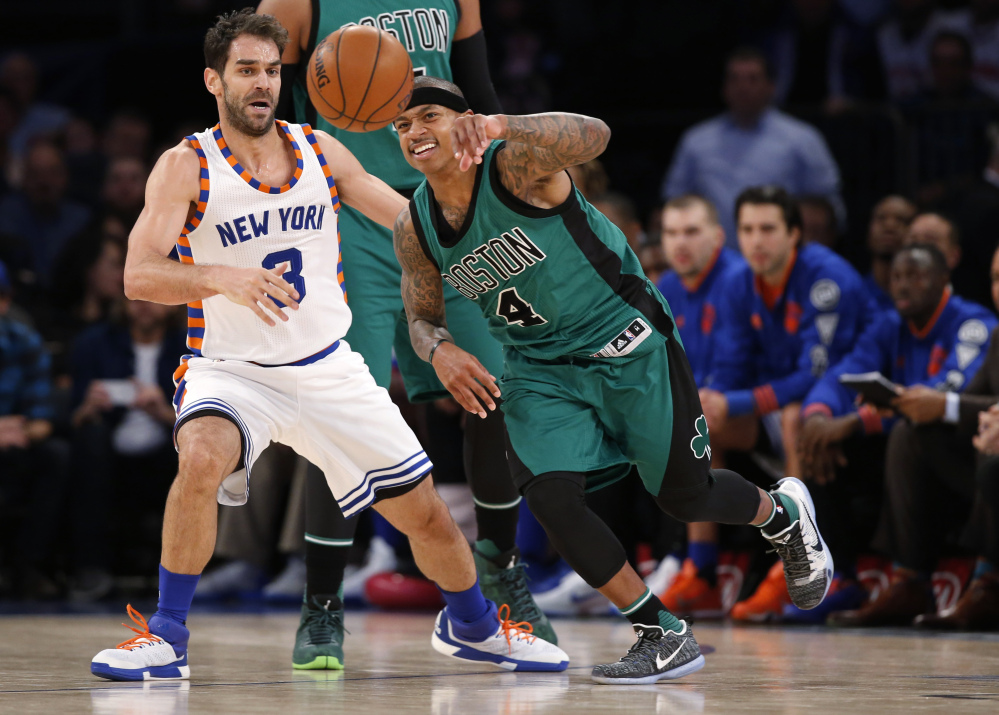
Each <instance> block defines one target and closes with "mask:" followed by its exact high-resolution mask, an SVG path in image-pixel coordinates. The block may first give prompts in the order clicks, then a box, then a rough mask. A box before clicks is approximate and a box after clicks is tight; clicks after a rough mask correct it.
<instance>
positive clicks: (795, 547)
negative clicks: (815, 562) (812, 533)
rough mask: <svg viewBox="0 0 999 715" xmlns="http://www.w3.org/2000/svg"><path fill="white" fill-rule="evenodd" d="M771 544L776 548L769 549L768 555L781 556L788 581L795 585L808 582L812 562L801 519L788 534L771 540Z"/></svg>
mask: <svg viewBox="0 0 999 715" xmlns="http://www.w3.org/2000/svg"><path fill="white" fill-rule="evenodd" d="M770 543H771V544H773V546H774V548H772V549H768V550H767V553H768V554H772V553H775V552H776V554H777V555H778V556H780V558H781V560H782V561H783V562H784V570H785V573H786V574H787V578H788V580H789V581H793V582H794V583H799V582H801V581H808V579H809V577H810V576H811V575H812V560H811V557H810V556H809V555H808V550H807V549H806V547H805V540H804V538H803V537H802V536H801V519H800V518H799V519H798V522H797V523H796V524H794V525H793V526H792V527H791V529H790V530H789V531H788V532H787V534H785V535H784V536H781V537H780V538H778V539H773V540H770Z"/></svg>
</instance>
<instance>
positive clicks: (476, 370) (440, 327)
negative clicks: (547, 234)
mask: <svg viewBox="0 0 999 715" xmlns="http://www.w3.org/2000/svg"><path fill="white" fill-rule="evenodd" d="M392 233H393V242H394V244H395V255H396V256H397V257H398V258H399V265H400V266H401V267H402V302H403V304H404V305H405V306H406V318H407V319H408V320H409V339H410V340H411V341H412V343H413V350H414V351H415V352H416V354H417V355H419V356H420V357H421V358H422V359H424V360H427V361H428V362H429V363H430V364H431V365H433V366H434V370H436V371H437V377H438V378H440V381H441V383H442V384H443V385H444V387H446V388H447V390H448V392H450V393H451V394H452V395H453V396H454V399H456V400H457V401H458V402H459V403H460V404H461V406H462V407H464V408H465V409H466V410H468V411H469V412H472V413H473V414H476V415H478V416H479V417H483V418H484V417H485V416H486V411H485V410H484V409H483V405H485V406H486V407H487V408H489V409H490V410H495V409H496V403H495V401H494V400H493V397H499V396H500V391H499V388H498V387H496V378H494V377H493V376H492V375H490V374H489V371H488V370H486V368H485V367H483V366H482V363H480V362H479V361H478V360H477V359H476V358H475V356H474V355H472V354H471V353H467V352H465V351H464V350H462V349H461V348H459V347H458V346H457V345H455V344H454V337H453V336H452V335H451V333H450V332H448V329H447V319H446V318H445V314H444V284H443V280H442V279H441V274H440V271H439V270H438V269H437V266H435V265H434V264H433V263H432V262H431V261H430V259H428V258H427V255H426V254H425V253H424V252H423V246H421V245H420V239H419V238H418V237H417V235H416V228H415V227H414V226H413V219H412V217H411V216H410V215H409V208H408V207H407V208H406V209H404V210H403V211H402V212H401V213H400V214H399V217H398V218H397V219H396V222H395V227H394V229H393V232H392Z"/></svg>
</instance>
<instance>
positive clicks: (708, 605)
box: [660, 559, 725, 618]
mask: <svg viewBox="0 0 999 715" xmlns="http://www.w3.org/2000/svg"><path fill="white" fill-rule="evenodd" d="M660 598H661V600H662V602H663V605H664V606H666V608H667V609H668V610H669V611H670V612H671V613H673V614H674V615H675V616H677V617H678V618H680V617H683V616H692V617H694V618H722V617H723V616H724V615H725V609H724V608H723V607H722V596H721V589H720V588H719V587H718V586H717V585H716V586H714V587H713V588H712V587H711V585H710V584H709V583H708V582H707V580H705V579H703V578H701V577H700V576H699V575H698V574H697V566H695V565H694V562H693V561H692V560H690V559H685V560H684V562H683V569H682V570H681V571H680V573H679V574H677V577H676V579H675V580H674V581H673V583H672V584H671V585H670V587H669V588H668V589H666V593H664V594H663V595H662V596H661V597H660Z"/></svg>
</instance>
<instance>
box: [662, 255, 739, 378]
mask: <svg viewBox="0 0 999 715" xmlns="http://www.w3.org/2000/svg"><path fill="white" fill-rule="evenodd" d="M745 265H746V262H745V261H744V260H742V256H740V255H739V253H738V252H736V251H733V250H731V249H729V248H722V249H721V251H720V252H719V253H718V254H717V255H716V256H715V257H714V259H713V260H712V261H711V263H710V264H709V265H708V267H707V268H706V269H705V271H704V273H703V274H702V275H701V277H700V278H699V279H698V281H697V283H696V285H695V287H694V289H693V290H690V289H688V288H687V286H685V285H684V284H683V281H681V280H680V276H678V275H677V274H676V273H675V272H674V271H668V272H666V273H664V274H663V277H662V278H660V279H659V283H658V285H657V287H658V288H659V292H660V293H662V294H663V297H665V298H666V301H667V302H668V303H669V308H670V310H671V311H672V312H673V320H674V322H675V323H676V328H677V330H679V331H680V339H681V340H682V341H683V349H684V352H686V353H687V360H688V361H689V362H690V367H691V369H692V370H693V371H694V380H695V381H696V382H697V386H698V387H710V386H711V376H712V370H713V367H714V356H715V327H716V324H717V320H718V305H719V304H720V302H721V301H722V300H723V293H724V290H725V285H726V281H727V277H726V274H728V273H730V272H732V271H733V270H736V269H738V268H740V267H743V266H745Z"/></svg>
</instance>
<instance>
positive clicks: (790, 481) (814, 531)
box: [762, 477, 833, 611]
mask: <svg viewBox="0 0 999 715" xmlns="http://www.w3.org/2000/svg"><path fill="white" fill-rule="evenodd" d="M775 491H776V492H780V493H781V494H783V495H784V496H788V497H790V498H791V499H793V500H794V502H795V503H796V504H797V506H798V519H797V520H796V521H795V522H794V523H793V524H791V526H789V527H788V528H786V529H784V531H782V532H780V533H779V534H774V535H773V536H771V535H769V534H767V533H766V532H762V533H763V538H765V539H766V540H767V541H769V542H770V543H771V544H773V547H774V550H775V551H776V552H777V554H778V555H779V556H780V558H781V560H782V561H783V562H784V578H785V579H786V580H787V592H788V594H789V595H790V596H791V601H792V602H793V603H794V605H795V606H797V607H798V608H801V609H803V610H806V611H807V610H809V609H811V608H815V607H816V606H818V605H819V604H820V603H822V599H824V598H825V597H826V594H827V593H828V592H829V586H830V585H831V584H832V580H833V558H832V554H831V553H829V547H828V546H826V542H825V541H823V540H822V534H820V533H819V528H818V527H817V526H816V525H815V505H814V504H813V503H812V496H811V494H809V493H808V487H806V486H805V484H804V482H802V481H801V480H800V479H795V478H794V477H787V478H785V479H781V480H780V481H779V482H777V489H776V490H775ZM771 493H773V492H771Z"/></svg>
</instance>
